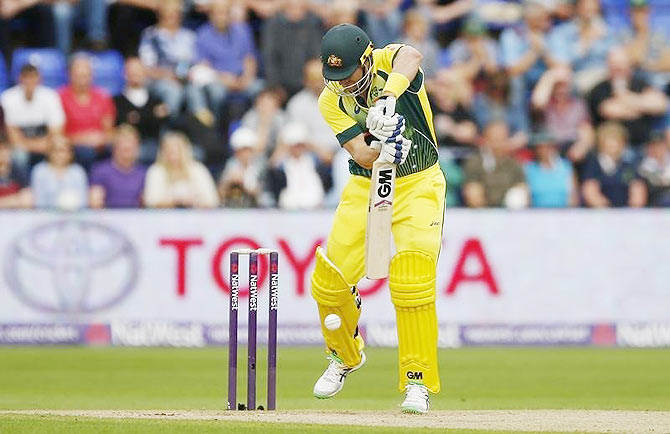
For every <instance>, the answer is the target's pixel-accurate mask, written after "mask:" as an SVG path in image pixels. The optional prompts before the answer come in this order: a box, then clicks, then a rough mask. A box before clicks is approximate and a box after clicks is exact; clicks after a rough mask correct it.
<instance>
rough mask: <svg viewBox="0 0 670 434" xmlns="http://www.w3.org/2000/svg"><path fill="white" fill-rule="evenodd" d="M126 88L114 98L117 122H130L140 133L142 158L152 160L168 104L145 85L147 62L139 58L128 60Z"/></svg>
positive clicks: (142, 159) (147, 160)
mask: <svg viewBox="0 0 670 434" xmlns="http://www.w3.org/2000/svg"><path fill="white" fill-rule="evenodd" d="M125 69H126V87H125V88H124V89H123V92H121V94H120V95H118V96H117V97H116V98H114V103H115V105H116V124H117V125H120V124H128V125H132V126H133V127H135V128H137V130H138V131H139V133H140V143H141V148H140V160H141V161H143V162H153V161H154V160H155V159H156V153H157V151H158V137H159V135H160V132H161V129H162V128H163V126H164V124H165V119H166V117H167V116H168V107H167V105H165V104H164V103H163V102H162V101H161V100H159V99H158V98H157V97H155V96H154V95H152V94H151V93H150V92H149V90H148V88H147V87H146V73H145V70H144V65H142V62H140V60H139V59H138V58H137V57H129V58H128V59H127V60H126V68H125Z"/></svg>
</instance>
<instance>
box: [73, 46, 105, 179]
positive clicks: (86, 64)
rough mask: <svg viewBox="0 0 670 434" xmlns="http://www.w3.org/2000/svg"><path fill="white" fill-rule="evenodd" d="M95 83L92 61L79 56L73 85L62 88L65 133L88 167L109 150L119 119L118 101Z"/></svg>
mask: <svg viewBox="0 0 670 434" xmlns="http://www.w3.org/2000/svg"><path fill="white" fill-rule="evenodd" d="M92 82H93V74H92V71H91V63H90V61H89V59H88V57H86V56H84V55H79V56H76V57H75V58H74V60H73V61H72V64H71V66H70V85H69V86H66V87H64V88H62V89H61V90H60V99H61V103H62V104H63V110H64V111H65V135H66V136H67V138H68V140H69V142H70V143H71V144H72V145H73V146H74V155H75V160H76V161H77V163H79V164H81V165H82V166H83V167H84V168H85V169H86V170H88V169H89V168H90V167H91V165H92V164H93V163H94V162H95V161H96V160H97V159H98V158H100V157H103V156H104V155H105V153H106V152H107V145H108V144H109V143H110V142H111V141H112V138H113V135H114V120H115V118H116V109H115V107H114V101H113V100H112V98H111V97H110V96H109V95H107V93H106V92H105V91H104V90H102V89H99V88H97V87H94V86H93V85H92Z"/></svg>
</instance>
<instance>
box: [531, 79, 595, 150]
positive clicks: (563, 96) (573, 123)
mask: <svg viewBox="0 0 670 434" xmlns="http://www.w3.org/2000/svg"><path fill="white" fill-rule="evenodd" d="M531 102H532V105H533V109H534V110H537V111H538V112H540V113H541V114H542V124H543V126H544V128H545V129H546V130H547V132H548V133H549V134H551V136H552V137H553V138H554V139H555V140H556V143H557V144H558V145H559V147H560V149H561V154H565V155H566V156H567V157H568V158H569V159H570V161H572V162H573V163H581V162H582V161H584V159H585V158H586V155H587V153H588V152H589V151H590V150H591V148H592V147H593V141H594V135H595V134H594V131H593V125H591V117H590V115H589V111H588V109H587V107H586V104H585V103H584V100H583V99H582V98H581V97H579V96H578V95H575V93H574V92H573V88H572V72H571V71H570V69H568V68H567V67H565V66H557V67H555V68H553V69H550V70H549V71H547V72H546V73H545V74H544V75H543V76H542V78H541V79H540V81H539V82H538V84H537V86H535V89H534V90H533V96H532V98H531Z"/></svg>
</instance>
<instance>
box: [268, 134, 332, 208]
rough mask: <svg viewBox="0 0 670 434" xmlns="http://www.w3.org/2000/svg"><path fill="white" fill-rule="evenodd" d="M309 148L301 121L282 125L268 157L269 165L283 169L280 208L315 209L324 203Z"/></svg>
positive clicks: (316, 167) (317, 165) (320, 182)
mask: <svg viewBox="0 0 670 434" xmlns="http://www.w3.org/2000/svg"><path fill="white" fill-rule="evenodd" d="M312 147H313V145H311V144H310V143H309V133H308V131H307V128H306V127H305V126H304V125H303V124H300V123H297V122H294V123H289V124H287V125H286V126H285V127H284V128H282V130H281V133H280V142H279V144H278V145H277V149H275V152H274V153H273V155H272V157H271V159H270V163H271V164H272V166H273V167H275V168H278V169H279V170H280V171H282V172H283V174H284V177H285V179H286V185H285V186H284V188H282V189H281V191H280V193H279V207H280V208H283V209H289V210H299V209H314V208H317V207H319V206H320V205H321V204H322V203H323V199H324V196H325V191H324V188H323V182H322V180H321V177H320V175H319V163H318V159H317V158H316V157H315V154H314V153H313V152H312V151H311V148H312Z"/></svg>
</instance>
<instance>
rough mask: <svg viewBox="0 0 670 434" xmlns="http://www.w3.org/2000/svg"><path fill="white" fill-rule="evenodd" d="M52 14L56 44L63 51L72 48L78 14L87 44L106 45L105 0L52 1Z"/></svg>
mask: <svg viewBox="0 0 670 434" xmlns="http://www.w3.org/2000/svg"><path fill="white" fill-rule="evenodd" d="M53 15H54V25H55V27H56V44H57V46H58V48H60V50H61V51H62V52H63V53H66V54H67V53H69V52H70V50H71V49H72V36H73V33H74V24H75V22H77V19H78V18H79V17H80V16H81V17H82V18H83V21H84V22H85V24H86V39H87V43H88V46H89V47H90V48H93V49H97V50H99V49H103V48H105V47H106V46H107V0H59V1H56V2H54V5H53ZM126 25H127V23H126Z"/></svg>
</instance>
